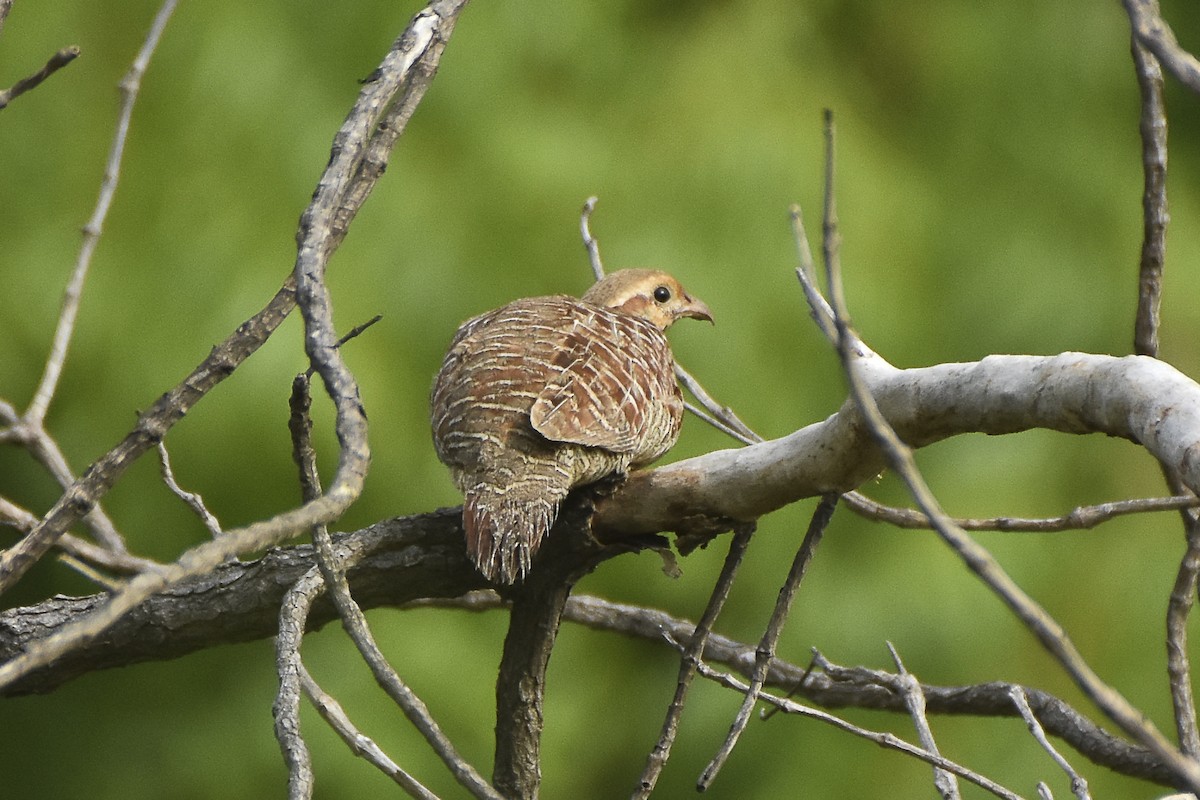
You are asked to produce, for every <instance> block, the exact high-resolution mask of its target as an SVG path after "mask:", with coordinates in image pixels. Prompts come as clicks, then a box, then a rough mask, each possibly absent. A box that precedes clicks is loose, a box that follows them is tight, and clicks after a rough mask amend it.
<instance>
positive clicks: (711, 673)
mask: <svg viewBox="0 0 1200 800" xmlns="http://www.w3.org/2000/svg"><path fill="white" fill-rule="evenodd" d="M675 646H676V649H680V647H679V645H678V644H676V645H675ZM699 671H700V674H701V675H702V676H703V677H705V678H708V679H709V680H712V681H714V682H716V683H719V684H721V685H722V686H726V687H728V688H730V689H733V690H734V691H736V692H741V693H743V694H745V693H748V692H749V691H750V686H748V685H747V684H745V683H743V682H742V681H740V680H738V679H737V678H735V677H733V676H732V675H729V674H727V673H723V672H719V671H717V670H714V669H713V668H711V667H709V666H708V665H707V664H704V663H701V664H700V665H699ZM759 698H760V699H762V700H763V701H764V702H766V703H769V704H771V705H773V706H776V707H777V708H779V710H781V711H783V712H784V713H786V714H799V715H800V716H804V717H808V718H809V719H815V720H817V721H819V722H824V723H826V724H828V725H832V726H834V727H835V728H837V729H839V730H842V731H845V732H847V733H851V734H853V735H855V736H858V737H861V738H863V739H866V740H868V741H871V742H874V743H875V744H877V745H879V746H880V747H885V748H888V749H891V750H896V751H899V752H901V753H905V754H907V755H910V756H913V757H915V758H919V759H920V760H922V761H925V762H926V763H928V764H931V765H933V766H934V767H936V768H938V769H942V770H945V771H946V772H951V773H953V774H955V775H958V776H959V777H961V778H963V779H964V780H967V781H970V782H971V783H973V784H975V785H976V786H979V787H980V788H982V789H985V790H986V791H989V792H991V793H992V794H994V795H996V796H997V797H1003V798H1005V799H1006V800H1021V796H1020V795H1019V794H1016V793H1015V792H1012V791H1010V790H1008V789H1006V788H1004V787H1003V786H1001V785H1000V784H998V783H996V782H995V781H993V780H991V779H989V778H986V777H984V776H983V775H980V774H979V773H977V772H974V771H972V770H969V769H967V768H966V767H964V766H962V765H961V764H957V763H955V762H953V761H950V760H949V759H947V758H943V757H942V756H940V755H937V754H936V753H931V752H929V751H928V750H924V749H922V748H920V747H917V746H915V745H912V744H910V743H908V742H906V741H904V740H903V739H900V738H899V737H897V736H895V735H894V734H891V733H887V732H880V731H871V730H867V729H866V728H861V727H859V726H857V725H854V724H852V723H850V722H847V721H846V720H844V719H842V718H841V717H836V716H834V715H833V714H829V713H827V712H825V711H820V710H818V709H815V708H811V707H809V706H805V705H802V704H800V703H797V702H795V701H794V700H788V699H786V698H783V697H777V696H775V695H773V694H770V693H767V692H761V693H760V694H759Z"/></svg>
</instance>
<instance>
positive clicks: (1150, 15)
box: [1125, 0, 1200, 93]
mask: <svg viewBox="0 0 1200 800" xmlns="http://www.w3.org/2000/svg"><path fill="white" fill-rule="evenodd" d="M1125 11H1126V13H1127V14H1129V21H1130V23H1131V24H1132V26H1133V35H1134V36H1135V37H1137V39H1138V41H1140V42H1141V43H1142V44H1143V45H1145V47H1146V49H1147V50H1149V51H1150V52H1151V53H1153V54H1154V56H1155V57H1156V58H1157V59H1158V60H1159V61H1160V62H1162V64H1163V66H1165V67H1166V68H1167V69H1169V70H1170V71H1171V74H1172V75H1174V76H1175V77H1176V79H1178V80H1179V82H1180V83H1182V84H1183V85H1184V86H1186V87H1188V88H1189V89H1191V90H1192V91H1193V92H1197V93H1200V60H1197V59H1196V57H1195V56H1193V55H1192V54H1191V53H1189V52H1187V51H1186V50H1184V49H1183V48H1182V47H1180V46H1179V41H1178V40H1177V39H1176V38H1175V33H1174V31H1172V30H1171V26H1170V25H1168V24H1167V23H1166V21H1165V20H1164V19H1163V18H1162V11H1161V9H1160V8H1159V5H1158V0H1125Z"/></svg>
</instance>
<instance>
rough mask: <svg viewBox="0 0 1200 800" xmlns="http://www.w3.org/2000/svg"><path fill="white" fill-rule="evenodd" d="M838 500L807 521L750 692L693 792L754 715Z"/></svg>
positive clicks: (711, 775) (829, 499) (826, 500)
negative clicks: (780, 641)
mask: <svg viewBox="0 0 1200 800" xmlns="http://www.w3.org/2000/svg"><path fill="white" fill-rule="evenodd" d="M837 501H838V496H837V495H836V494H830V495H826V496H825V497H822V498H821V502H820V503H818V504H817V508H816V510H815V511H814V512H813V516H812V519H811V520H810V521H809V524H808V530H807V531H805V534H804V541H803V542H802V543H801V544H800V549H799V550H798V551H797V552H796V557H795V558H794V559H793V560H792V567H791V569H790V570H789V571H788V575H787V579H786V580H785V581H784V583H783V587H782V588H781V589H780V590H779V596H778V598H777V599H776V601H775V608H774V609H773V610H772V612H771V617H770V619H769V620H768V621H767V629H766V630H765V631H764V632H763V635H762V639H761V640H760V641H759V643H758V649H757V651H756V652H755V659H754V672H753V674H752V675H751V676H750V688H749V690H748V691H747V692H746V697H745V699H744V700H743V701H742V706H741V708H740V709H738V713H737V716H736V717H735V718H734V720H733V725H731V726H730V728H729V733H728V735H727V736H726V737H725V742H724V744H722V746H721V748H720V749H719V750H718V751H717V753H716V755H715V756H713V758H712V760H711V761H709V763H708V766H707V767H705V769H704V772H703V773H702V774H701V775H700V779H699V780H698V781H697V782H696V788H697V789H698V790H699V791H704V790H705V789H707V788H708V787H709V785H710V784H712V782H713V780H715V779H716V777H717V773H719V772H720V771H721V767H722V766H723V765H724V764H725V761H726V760H727V759H728V758H729V755H730V754H731V753H732V752H733V748H734V746H735V745H736V744H737V740H738V738H739V737H741V735H742V731H744V730H745V729H746V724H747V722H749V720H750V712H751V711H753V709H754V705H755V703H756V702H757V700H758V695H759V692H760V691H761V690H762V687H763V683H764V681H765V680H766V677H767V670H768V669H770V666H771V661H772V659H774V658H775V645H776V643H777V642H778V641H779V635H780V634H781V633H782V632H783V623H784V622H785V621H786V620H787V616H788V612H789V611H791V608H792V601H793V600H794V599H795V597H796V592H797V590H799V588H800V582H801V581H803V580H804V575H805V573H806V572H807V571H808V566H809V565H810V564H811V563H812V560H813V557H814V556H815V555H816V552H817V546H818V545H819V544H820V543H821V537H822V536H823V535H824V534H825V529H826V528H827V527H828V526H829V521H830V519H832V518H833V511H834V509H835V508H837Z"/></svg>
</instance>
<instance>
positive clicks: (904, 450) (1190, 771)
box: [825, 115, 1200, 791]
mask: <svg viewBox="0 0 1200 800" xmlns="http://www.w3.org/2000/svg"><path fill="white" fill-rule="evenodd" d="M826 120H827V124H826V135H827V140H828V141H831V140H832V135H833V124H832V116H831V115H827V118H826ZM826 159H827V161H826V180H827V184H826V198H827V199H826V209H827V214H826V220H827V222H826V227H825V232H826V236H827V237H829V240H830V241H829V242H827V243H826V253H827V261H826V270H827V272H828V283H829V294H830V303H831V305H832V307H833V309H834V316H835V322H836V323H837V330H838V354H839V357H840V358H841V361H842V367H843V371H844V373H845V375H846V380H847V382H848V383H849V385H850V389H851V394H852V396H853V397H854V401H855V403H856V405H857V407H858V409H859V411H860V413H861V414H862V415H863V418H864V419H865V421H866V423H867V425H868V429H869V431H870V433H871V435H872V437H874V439H875V441H876V443H877V444H878V446H879V447H880V449H881V450H882V451H883V453H884V455H885V456H886V458H887V461H888V463H889V465H890V466H891V468H892V469H893V470H895V471H896V473H897V474H898V475H899V476H900V477H901V479H902V480H903V481H904V483H905V484H906V485H907V486H908V489H909V491H910V492H911V494H912V495H913V498H914V499H915V500H916V503H917V505H918V506H919V507H920V508H921V510H922V511H923V512H924V513H925V514H926V515H928V516H929V518H930V519H931V520H933V522H934V525H935V528H936V530H937V532H938V533H939V534H940V535H941V536H942V538H943V539H944V540H945V541H946V543H947V544H948V545H950V547H951V548H952V549H953V550H954V552H955V553H957V554H958V556H959V557H960V558H961V559H962V560H963V562H964V563H965V564H966V565H967V566H968V567H969V568H970V569H971V571H972V572H974V573H975V574H976V575H978V576H979V577H980V578H981V579H982V580H983V582H984V583H985V584H986V585H987V586H988V588H989V589H991V590H992V591H993V592H994V593H996V595H997V596H998V597H999V598H1000V599H1001V600H1003V601H1004V603H1005V604H1006V605H1007V606H1008V607H1009V608H1010V609H1011V610H1012V611H1013V612H1014V613H1015V614H1016V615H1017V617H1018V618H1019V619H1020V620H1021V621H1022V622H1023V623H1024V624H1025V626H1026V627H1027V628H1029V630H1030V631H1031V632H1032V633H1033V634H1034V635H1035V636H1036V637H1037V638H1038V641H1040V642H1041V644H1042V646H1043V647H1044V648H1045V649H1046V650H1047V652H1049V653H1050V654H1051V655H1052V656H1054V657H1055V659H1057V660H1058V662H1059V663H1060V664H1061V665H1062V666H1063V668H1064V669H1065V670H1066V671H1067V673H1068V674H1069V675H1070V676H1071V678H1072V679H1073V680H1074V681H1075V683H1076V685H1077V686H1078V687H1079V688H1080V689H1081V690H1082V691H1083V692H1084V693H1085V694H1086V695H1087V696H1088V697H1090V698H1091V699H1092V700H1093V701H1094V702H1095V703H1096V704H1097V705H1098V706H1100V708H1101V709H1103V710H1104V712H1105V713H1106V714H1107V715H1108V716H1109V718H1110V719H1112V720H1113V721H1114V722H1116V723H1117V725H1119V726H1120V727H1121V729H1122V730H1124V731H1125V732H1126V733H1127V734H1129V735H1130V736H1132V737H1134V738H1135V739H1137V740H1138V741H1139V742H1141V743H1142V744H1144V745H1145V746H1146V747H1148V748H1149V749H1150V750H1151V751H1153V752H1154V753H1155V754H1156V755H1157V756H1158V757H1159V758H1161V759H1162V760H1163V761H1164V762H1165V763H1166V764H1167V765H1168V766H1169V768H1170V769H1171V770H1172V771H1174V772H1175V774H1176V776H1177V777H1178V778H1179V780H1180V781H1181V782H1184V783H1186V784H1187V786H1188V788H1190V789H1192V790H1193V791H1196V790H1200V763H1197V762H1195V761H1193V760H1192V759H1190V758H1188V757H1187V756H1185V755H1183V754H1182V753H1180V752H1179V750H1177V749H1176V748H1175V747H1174V746H1173V745H1172V744H1171V743H1170V742H1169V741H1167V739H1166V737H1164V736H1163V735H1162V733H1161V732H1160V731H1159V730H1158V728H1156V727H1155V726H1154V723H1153V722H1151V721H1150V720H1149V719H1148V718H1147V717H1146V716H1145V715H1144V714H1143V713H1142V712H1140V711H1138V710H1137V709H1136V708H1134V707H1133V706H1132V705H1131V704H1130V703H1129V701H1128V700H1126V699H1125V698H1124V697H1123V696H1122V695H1121V694H1120V693H1119V692H1117V691H1116V690H1115V689H1113V688H1112V687H1111V686H1109V685H1108V684H1106V683H1105V682H1104V681H1103V680H1101V679H1100V676H1099V675H1097V674H1096V673H1095V671H1094V670H1093V669H1092V668H1091V666H1090V665H1089V664H1088V663H1087V661H1086V660H1085V659H1084V658H1083V656H1082V654H1080V652H1079V650H1078V649H1077V648H1076V647H1075V645H1074V643H1073V642H1071V640H1070V638H1069V637H1068V636H1067V634H1066V631H1064V630H1063V629H1062V627H1061V626H1060V625H1059V624H1058V623H1057V622H1056V621H1055V620H1054V619H1053V618H1052V617H1051V616H1050V615H1049V614H1048V613H1047V612H1046V610H1045V609H1043V608H1042V607H1041V606H1040V605H1038V604H1037V603H1036V602H1035V601H1034V600H1033V599H1032V598H1031V597H1030V596H1029V595H1028V594H1026V593H1025V591H1024V590H1023V589H1021V587H1020V586H1018V585H1017V583H1016V582H1015V581H1013V579H1012V578H1011V577H1009V575H1008V574H1007V573H1006V572H1005V571H1004V570H1003V568H1002V567H1001V566H1000V565H999V564H998V563H997V562H996V561H995V559H993V558H992V556H991V554H990V553H988V552H987V550H985V549H984V548H983V547H981V546H980V545H979V544H977V543H976V542H975V541H974V540H972V539H971V538H970V537H969V536H967V534H966V532H965V531H963V530H962V529H961V528H959V527H958V526H956V525H954V523H953V521H952V520H951V519H950V518H949V516H947V515H946V513H945V512H944V511H943V510H942V508H941V505H940V504H939V503H938V502H937V499H936V498H935V497H934V496H933V493H932V492H931V491H930V489H929V486H928V485H927V484H926V483H925V480H924V478H923V477H922V476H921V474H920V472H919V471H918V469H917V467H916V463H915V462H914V460H913V457H912V450H911V449H910V448H909V447H908V446H907V445H905V444H904V442H902V441H901V440H900V438H899V437H898V436H897V435H896V432H895V430H893V429H892V427H891V426H890V425H889V424H888V421H887V420H886V419H885V418H884V417H883V415H882V414H881V413H880V411H879V406H878V405H877V404H876V402H875V398H874V397H873V396H872V394H871V391H870V388H869V387H868V386H867V384H866V382H865V379H864V377H863V375H862V374H861V372H860V365H859V364H858V363H857V362H858V357H857V356H856V353H855V351H854V348H855V345H856V343H857V341H858V337H857V336H856V335H855V334H854V333H853V330H852V328H851V326H850V320H849V317H848V316H847V313H846V302H845V293H844V289H843V286H842V280H841V269H840V265H839V262H838V260H837V257H836V253H837V248H836V225H835V224H833V225H831V224H830V222H829V221H830V220H831V219H833V218H834V215H833V200H832V178H833V165H832V162H833V149H832V147H831V146H830V147H829V148H828V150H827V156H826Z"/></svg>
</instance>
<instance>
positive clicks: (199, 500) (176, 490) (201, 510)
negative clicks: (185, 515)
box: [158, 442, 222, 539]
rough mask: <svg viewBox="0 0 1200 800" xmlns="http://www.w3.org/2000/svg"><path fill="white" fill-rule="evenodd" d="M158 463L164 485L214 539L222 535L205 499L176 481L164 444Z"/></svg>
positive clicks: (159, 453)
mask: <svg viewBox="0 0 1200 800" xmlns="http://www.w3.org/2000/svg"><path fill="white" fill-rule="evenodd" d="M158 463H159V466H160V467H161V468H162V477H163V483H165V484H166V485H167V488H168V489H170V490H171V493H172V494H174V495H175V496H176V497H178V498H179V499H180V500H182V501H183V502H184V504H185V505H187V507H188V508H190V509H191V510H192V513H194V514H195V515H196V516H197V517H199V518H200V521H201V522H202V523H204V527H205V529H206V530H207V531H208V533H209V535H210V536H212V537H213V538H214V539H215V538H216V537H218V536H220V535H221V533H222V531H221V523H220V522H218V521H217V518H216V517H215V516H213V514H212V512H211V511H209V510H208V507H207V506H205V505H204V498H203V497H201V496H200V495H198V494H196V493H195V492H189V491H186V490H185V489H183V487H181V486H180V485H179V484H178V483H176V481H175V473H174V472H173V471H172V470H171V457H170V456H169V455H168V454H167V446H166V445H165V444H164V443H163V442H159V443H158Z"/></svg>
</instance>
